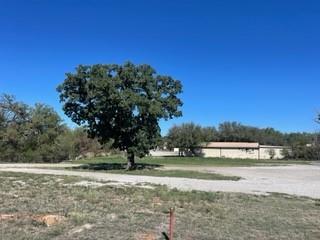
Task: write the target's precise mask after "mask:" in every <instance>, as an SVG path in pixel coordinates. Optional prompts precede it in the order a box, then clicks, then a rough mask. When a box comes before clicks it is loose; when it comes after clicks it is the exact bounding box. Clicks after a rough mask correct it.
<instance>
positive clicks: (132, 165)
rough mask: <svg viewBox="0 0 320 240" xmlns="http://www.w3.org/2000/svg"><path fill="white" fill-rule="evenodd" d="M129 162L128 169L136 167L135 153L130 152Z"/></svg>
mask: <svg viewBox="0 0 320 240" xmlns="http://www.w3.org/2000/svg"><path fill="white" fill-rule="evenodd" d="M127 159H128V163H127V169H126V170H133V169H134V168H135V162H134V154H133V153H128V157H127Z"/></svg>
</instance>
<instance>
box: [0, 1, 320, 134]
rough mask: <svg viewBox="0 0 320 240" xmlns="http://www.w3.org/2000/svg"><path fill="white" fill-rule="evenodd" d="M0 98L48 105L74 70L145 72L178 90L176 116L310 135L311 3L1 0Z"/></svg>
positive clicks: (314, 67) (315, 66)
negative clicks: (129, 66)
mask: <svg viewBox="0 0 320 240" xmlns="http://www.w3.org/2000/svg"><path fill="white" fill-rule="evenodd" d="M0 4H1V5H0V73H1V74H0V93H10V94H14V95H15V96H16V97H17V99H18V100H21V101H25V102H27V103H29V104H33V103H35V102H44V103H47V104H49V105H52V106H53V107H54V108H55V109H56V110H57V111H58V112H59V113H60V114H61V116H63V118H65V119H66V121H67V122H68V123H69V124H70V121H68V120H67V118H66V117H65V116H64V115H63V112H62V110H61V105H60V103H59V101H58V94H57V92H56V91H55V88H56V86H57V85H58V84H59V83H61V82H62V81H63V80H64V74H65V73H66V72H70V71H73V70H74V68H75V67H76V66H77V65H78V64H94V63H123V62H124V61H126V60H131V61H133V62H134V63H149V64H151V65H152V66H153V67H154V68H156V69H157V71H158V72H159V73H161V74H169V75H171V76H173V77H174V78H176V79H179V80H181V81H182V83H183V85H184V93H183V94H182V95H181V97H182V99H183V102H184V106H183V109H182V110H183V117H182V118H179V119H176V120H172V121H169V122H161V127H162V131H163V133H166V131H167V129H168V128H169V127H170V126H172V125H173V124H174V123H181V122H189V121H194V122H196V123H199V124H202V125H217V124H218V123H219V122H222V121H227V120H230V121H232V120H234V121H239V122H242V123H243V124H249V125H254V126H258V127H267V126H270V127H274V128H276V129H279V130H282V131H286V132H288V131H315V130H316V129H317V128H318V126H317V124H315V123H314V118H315V116H316V114H317V112H318V111H320V93H319V90H320V14H319V13H320V2H319V1H303V0H301V1H294V0H290V1H284V0H283V1H280V0H276V1H275V0H259V1H257V0H252V1H245V0H243V1H239V0H234V1H228V0H221V1H214V0H212V1H209V0H208V1H200V0H194V1H187V0H186V1H175V0H171V1H170V0H168V1H164V0H161V1H160V0H145V1H139V0H135V1H130V0H127V1H116V0H114V1H107V0H104V1H102V0H101V1H96V0H87V1H81V0H77V1H76V0H64V1H62V0H60V1H59V0H54V1H52V0H41V1H40V0H38V1H31V0H30V1H27V0H23V1H22V0H21V1H16V0H6V1H3V0H0Z"/></svg>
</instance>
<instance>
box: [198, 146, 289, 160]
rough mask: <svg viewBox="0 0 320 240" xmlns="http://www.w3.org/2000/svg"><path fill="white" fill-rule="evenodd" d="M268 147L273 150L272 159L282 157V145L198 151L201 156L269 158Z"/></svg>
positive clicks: (203, 149)
mask: <svg viewBox="0 0 320 240" xmlns="http://www.w3.org/2000/svg"><path fill="white" fill-rule="evenodd" d="M270 149H273V150H274V153H275V156H274V157H273V158H274V159H281V158H283V155H282V149H283V148H282V147H273V146H261V147H260V148H259V149H257V148H249V149H245V148H221V149H220V148H202V149H201V150H200V151H199V152H200V153H201V154H202V156H203V157H224V158H249V159H270V153H269V151H270Z"/></svg>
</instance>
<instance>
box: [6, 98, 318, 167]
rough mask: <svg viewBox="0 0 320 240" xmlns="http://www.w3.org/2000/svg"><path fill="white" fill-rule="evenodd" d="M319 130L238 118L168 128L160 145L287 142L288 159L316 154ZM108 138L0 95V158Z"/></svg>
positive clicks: (80, 147) (50, 157)
mask: <svg viewBox="0 0 320 240" xmlns="http://www.w3.org/2000/svg"><path fill="white" fill-rule="evenodd" d="M318 136H319V135H318V134H312V133H282V132H280V131H277V130H275V129H273V128H257V127H252V126H246V125H243V124H240V123H237V122H224V123H221V124H219V126H218V127H217V128H215V127H202V126H200V125H197V124H194V123H184V124H182V125H179V126H173V127H172V128H170V129H169V132H168V134H167V136H166V137H164V138H163V139H161V141H159V146H161V145H162V146H164V145H166V146H167V147H169V148H174V147H178V148H180V149H182V150H183V151H191V152H193V151H194V148H195V147H196V146H199V145H200V144H201V143H204V142H211V141H223V142H259V143H260V144H265V145H285V146H291V147H292V151H290V152H287V153H286V157H287V158H295V159H319V156H320V147H319V142H320V141H319V140H320V138H319V137H318ZM111 145H112V144H111V142H109V143H107V144H104V145H101V144H100V143H99V142H98V141H97V140H96V139H92V138H89V137H88V135H87V132H86V130H85V129H83V128H76V129H70V128H68V127H67V126H66V125H65V124H64V123H63V121H62V119H61V118H60V116H59V115H58V113H57V112H55V111H54V109H53V108H52V107H50V106H48V105H45V104H35V105H34V106H29V105H27V104H25V103H23V102H19V101H17V100H16V99H15V98H14V97H13V96H11V95H6V94H5V95H2V96H1V97H0V161H1V162H59V161H64V160H68V159H75V158H79V157H80V158H81V157H92V156H97V155H105V154H107V153H110V152H116V150H113V149H111Z"/></svg>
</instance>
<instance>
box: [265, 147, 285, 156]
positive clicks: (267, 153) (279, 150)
mask: <svg viewBox="0 0 320 240" xmlns="http://www.w3.org/2000/svg"><path fill="white" fill-rule="evenodd" d="M271 149H273V151H274V153H275V155H274V157H273V159H281V158H283V155H282V150H283V147H273V146H260V159H270V158H271V156H270V150H271Z"/></svg>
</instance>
